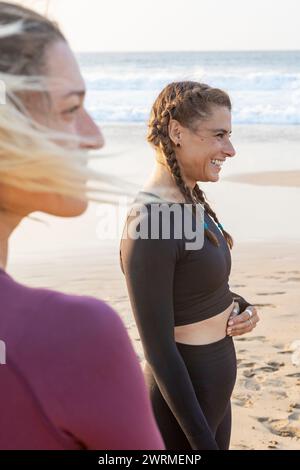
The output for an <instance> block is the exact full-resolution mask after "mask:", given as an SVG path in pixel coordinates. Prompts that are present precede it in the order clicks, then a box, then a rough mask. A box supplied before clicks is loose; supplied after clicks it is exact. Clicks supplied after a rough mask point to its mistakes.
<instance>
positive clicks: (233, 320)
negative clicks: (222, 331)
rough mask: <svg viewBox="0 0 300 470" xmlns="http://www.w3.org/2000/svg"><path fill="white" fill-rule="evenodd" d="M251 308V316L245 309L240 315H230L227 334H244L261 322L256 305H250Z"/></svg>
mask: <svg viewBox="0 0 300 470" xmlns="http://www.w3.org/2000/svg"><path fill="white" fill-rule="evenodd" d="M248 309H251V311H252V316H251V317H249V313H248V312H247V311H244V312H243V313H241V314H240V315H237V316H235V317H230V318H229V321H228V325H227V334H228V335H230V336H236V335H242V334H244V333H248V332H249V331H252V330H253V328H255V327H256V324H257V322H259V316H258V313H257V310H256V308H255V307H251V308H250V307H248Z"/></svg>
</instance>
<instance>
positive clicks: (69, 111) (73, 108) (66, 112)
mask: <svg viewBox="0 0 300 470" xmlns="http://www.w3.org/2000/svg"><path fill="white" fill-rule="evenodd" d="M79 109H80V106H79V105H76V106H73V107H72V108H69V109H66V110H65V111H63V114H74V113H76V111H78V110H79Z"/></svg>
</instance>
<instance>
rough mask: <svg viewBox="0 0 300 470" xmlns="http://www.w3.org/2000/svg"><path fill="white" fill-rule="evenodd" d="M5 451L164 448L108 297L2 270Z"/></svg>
mask: <svg viewBox="0 0 300 470" xmlns="http://www.w3.org/2000/svg"><path fill="white" fill-rule="evenodd" d="M0 298H1V312H0V339H1V340H2V341H4V342H5V345H6V364H4V365H1V366H0V390H1V400H0V416H1V418H0V420H1V433H0V448H1V449H80V448H87V449H111V450H112V449H163V448H164V447H163V442H162V440H161V436H160V435H159V432H158V431H157V427H156V425H155V422H154V418H153V415H152V410H151V405H150V402H149V400H148V396H147V392H146V389H145V385H144V380H143V376H142V372H141V369H140V366H139V364H138V361H137V358H136V355H135V352H134V350H133V348H132V346H131V344H130V340H129V338H128V335H127V333H126V330H125V328H124V326H123V324H122V322H121V320H120V318H119V317H118V315H117V314H116V313H115V312H114V311H113V310H112V309H111V308H110V307H108V306H107V305H106V304H105V303H103V302H101V301H99V300H96V299H92V298H89V297H83V296H70V295H64V294H60V293H57V292H53V291H49V290H46V289H32V288H28V287H25V286H22V285H20V284H18V283H17V282H15V281H14V280H13V279H12V278H11V277H10V276H8V275H7V274H6V273H5V272H4V271H3V270H0Z"/></svg>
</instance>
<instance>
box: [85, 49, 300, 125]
mask: <svg viewBox="0 0 300 470" xmlns="http://www.w3.org/2000/svg"><path fill="white" fill-rule="evenodd" d="M237 46H238V45H237ZM78 59H79V62H80V65H81V68H82V71H83V76H84V78H85V80H86V82H87V88H88V95H87V107H88V109H89V111H90V112H91V114H92V115H93V117H94V118H95V119H96V120H97V122H99V123H145V122H146V121H147V119H148V117H149V112H150V109H151V106H152V104H153V101H154V100H155V98H156V96H157V95H158V93H159V92H160V91H161V90H162V88H163V87H164V86H165V85H167V84H168V83H170V82H172V81H176V80H197V81H202V82H205V83H208V84H210V85H212V86H216V87H220V88H222V89H224V90H226V91H227V92H228V93H229V94H230V96H231V99H232V102H233V123H234V124H242V125H243V124H256V125H261V124H264V125H284V126H289V125H299V124H300V51H283V52H282V51H281V52H276V51H274V52H273V51H268V52H262V51H259V52H152V53H81V54H78Z"/></svg>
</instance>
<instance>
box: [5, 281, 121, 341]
mask: <svg viewBox="0 0 300 470" xmlns="http://www.w3.org/2000/svg"><path fill="white" fill-rule="evenodd" d="M0 292H1V301H2V305H3V306H5V309H4V311H6V312H7V315H5V317H7V318H6V320H7V323H16V322H17V324H18V325H19V326H20V327H21V325H22V327H23V328H24V329H26V328H27V329H29V330H30V331H31V332H32V333H33V332H35V331H36V330H39V331H40V332H41V333H42V332H45V334H47V331H49V329H52V330H56V332H57V335H56V336H57V338H58V336H59V334H58V332H59V331H65V333H67V336H69V337H70V335H71V332H73V334H74V336H76V335H77V334H78V335H79V334H80V332H81V333H83V332H84V331H86V332H88V331H89V330H90V331H99V330H101V332H105V331H106V333H108V332H109V331H112V332H113V331H115V330H116V328H117V329H118V328H120V327H121V328H122V326H123V325H122V321H121V319H120V317H119V316H118V314H117V313H116V312H115V311H114V310H113V308H111V307H110V306H109V305H108V304H107V303H106V302H104V301H103V300H100V299H97V298H94V297H91V296H87V295H78V294H67V293H63V292H59V291H55V290H51V289H47V288H35V287H31V286H27V285H25V284H22V283H20V282H18V281H16V280H14V279H13V278H12V277H11V276H9V275H7V274H4V275H1V278H0ZM2 320H3V321H4V318H3V317H2Z"/></svg>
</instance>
